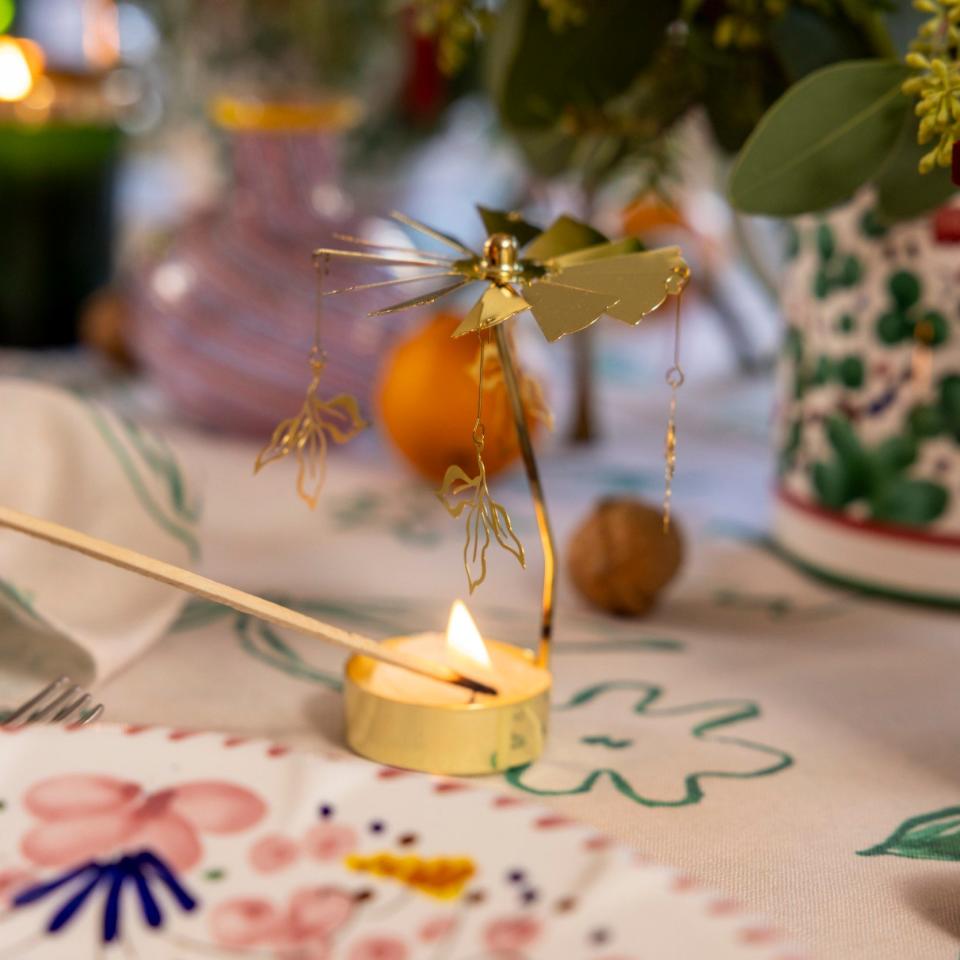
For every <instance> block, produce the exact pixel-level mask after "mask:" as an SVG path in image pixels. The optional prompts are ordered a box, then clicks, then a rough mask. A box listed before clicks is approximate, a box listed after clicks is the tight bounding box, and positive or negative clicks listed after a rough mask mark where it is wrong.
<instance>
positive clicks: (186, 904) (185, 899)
mask: <svg viewBox="0 0 960 960" xmlns="http://www.w3.org/2000/svg"><path fill="white" fill-rule="evenodd" d="M137 862H138V863H139V864H140V867H141V869H143V868H144V867H151V868H152V869H153V872H154V873H155V874H156V875H157V877H159V879H160V880H161V881H163V883H164V885H165V886H166V888H167V889H168V890H169V891H170V892H171V893H172V894H173V896H174V899H176V901H177V903H179V904H180V907H181V908H182V909H183V910H185V911H190V910H195V909H196V907H197V901H196V900H195V899H194V898H193V897H192V896H191V895H190V893H189V892H188V891H187V890H186V889H185V888H184V887H183V886H181V884H180V881H179V880H177V878H176V877H175V876H174V873H173V871H172V870H171V869H170V868H169V867H168V866H167V865H166V863H164V862H163V860H161V859H160V857H158V856H157V855H156V854H154V853H151V852H150V851H149V850H145V851H144V852H143V853H141V854H140V855H139V856H138V857H137Z"/></svg>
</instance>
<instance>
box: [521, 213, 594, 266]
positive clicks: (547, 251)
mask: <svg viewBox="0 0 960 960" xmlns="http://www.w3.org/2000/svg"><path fill="white" fill-rule="evenodd" d="M606 242H607V238H606V237H605V236H604V235H603V234H602V233H600V232H599V231H598V230H594V229H593V227H591V226H589V225H588V224H586V223H581V222H580V221H579V220H574V219H573V217H568V216H562V217H558V218H557V219H556V220H554V221H553V223H551V224H550V226H549V227H547V229H546V230H544V231H543V233H541V234H540V235H539V236H537V237H536V238H535V239H534V240H533V241H532V242H531V243H530V244H529V245H527V246H526V247H524V248H523V259H524V260H541V261H543V260H552V259H553V258H554V257H559V256H561V255H562V254H565V253H572V252H573V251H574V250H582V249H583V248H584V247H593V246H596V245H597V244H600V243H606Z"/></svg>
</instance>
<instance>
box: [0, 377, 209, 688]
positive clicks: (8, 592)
mask: <svg viewBox="0 0 960 960" xmlns="http://www.w3.org/2000/svg"><path fill="white" fill-rule="evenodd" d="M0 504H3V505H4V506H7V507H12V508H13V509H15V510H21V511H23V512H25V513H29V514H33V515H34V516H37V517H41V518H43V519H45V520H53V521H56V522H57V523H62V524H65V525H67V526H70V527H74V528H75V529H77V530H81V531H83V532H84V533H87V534H91V535H93V536H97V537H102V538H104V539H106V540H111V541H113V542H114V543H118V544H120V545H122V546H125V547H130V548H132V549H134V550H138V551H140V552H141V553H146V554H149V555H150V556H153V557H157V558H159V559H162V560H167V561H169V562H170V563H175V564H178V565H180V566H187V567H189V566H193V565H194V564H195V563H196V560H197V557H198V554H199V542H198V532H197V518H198V501H197V497H196V496H195V494H194V492H193V490H192V489H191V488H190V486H189V484H188V483H187V481H186V479H185V477H184V474H183V471H182V469H181V466H180V463H179V461H178V459H177V457H176V455H175V454H174V452H173V451H172V450H171V449H170V447H169V446H168V445H167V444H166V443H165V442H164V441H163V440H162V439H161V438H160V437H158V436H156V435H155V434H153V433H150V432H148V431H146V430H143V429H142V428H140V427H138V426H136V425H135V424H133V423H128V422H126V421H124V420H122V419H120V418H118V417H117V416H116V415H114V414H112V413H110V412H109V411H107V410H106V409H105V408H103V407H101V406H99V405H98V404H96V403H94V402H92V401H90V400H87V399H84V398H83V397H80V396H77V395H75V394H71V393H68V392H66V391H62V390H58V389H55V388H53V387H49V386H45V385H41V384H38V383H33V382H31V381H26V380H18V379H0ZM185 602H186V597H185V595H184V594H182V593H180V592H179V591H176V590H173V589H171V588H170V587H167V586H163V585H162V584H159V583H154V582H153V581H151V580H147V579H145V578H143V577H140V576H137V575H136V574H132V573H128V572H125V571H122V570H118V569H116V568H114V567H111V566H108V565H106V564H104V563H100V562H98V561H96V560H92V559H90V558H88V557H84V556H81V555H79V554H76V553H73V552H71V551H68V550H65V549H63V548H60V547H55V546H52V545H50V544H46V543H42V542H40V541H37V540H34V539H32V538H30V537H26V536H24V535H22V534H19V533H14V532H12V531H7V530H0V704H2V705H5V706H9V705H10V704H12V703H16V702H18V701H19V700H20V699H22V698H23V697H24V696H25V695H26V694H27V693H29V692H31V691H32V690H33V689H34V688H36V687H37V686H39V685H40V684H41V683H43V682H46V681H47V680H50V679H52V678H53V677H54V676H56V675H58V674H59V673H69V674H70V675H71V677H73V679H74V680H76V681H77V682H80V683H84V684H89V683H91V682H92V681H93V680H95V679H96V680H102V679H104V678H106V677H107V676H109V675H110V674H113V673H115V672H116V671H118V670H119V669H121V668H122V667H124V666H125V665H126V664H128V663H129V662H130V661H131V660H133V659H134V658H136V657H137V656H138V655H139V654H140V653H142V652H143V651H144V650H145V649H146V648H147V647H148V646H150V645H151V644H152V643H154V642H155V641H156V640H157V639H159V638H160V637H161V636H163V635H164V633H165V632H166V631H167V629H168V628H169V627H170V625H171V624H172V623H173V621H174V620H175V619H176V618H177V616H178V615H179V613H180V611H181V609H182V608H183V605H184V603H185Z"/></svg>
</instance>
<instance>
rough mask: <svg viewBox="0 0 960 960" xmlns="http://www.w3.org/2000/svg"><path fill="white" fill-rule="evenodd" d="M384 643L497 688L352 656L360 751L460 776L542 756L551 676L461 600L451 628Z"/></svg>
mask: <svg viewBox="0 0 960 960" xmlns="http://www.w3.org/2000/svg"><path fill="white" fill-rule="evenodd" d="M384 643H385V644H386V645H387V646H389V647H392V648H394V649H397V650H403V651H404V652H405V653H410V654H414V655H416V656H418V657H423V658H429V659H432V660H443V661H445V662H446V663H448V664H449V665H450V666H452V667H455V668H456V669H458V670H460V671H462V672H463V673H464V674H465V675H467V676H470V677H472V678H473V679H476V680H480V681H482V682H483V683H488V684H490V685H491V686H492V687H495V688H496V690H497V691H498V692H497V695H496V696H488V695H484V694H471V693H470V692H469V691H468V690H464V689H463V688H462V687H456V686H453V685H451V684H446V683H443V682H441V681H438V680H432V679H430V678H427V677H421V676H419V675H417V674H413V673H410V672H409V671H407V670H403V669H402V668H399V667H395V666H392V665H390V664H386V663H382V662H378V661H375V660H371V659H370V658H369V657H364V656H354V657H351V658H350V660H349V661H348V663H347V668H346V680H345V684H344V703H345V712H346V735H347V742H348V744H349V745H350V747H351V749H353V750H354V751H356V752H357V753H359V754H360V755H361V756H364V757H367V758H368V759H370V760H375V761H376V762H378V763H383V764H387V765H388V766H393V767H403V768H405V769H409V770H422V771H426V772H428V773H443V774H450V775H460V776H466V775H471V774H484V773H496V772H498V771H502V770H507V769H509V768H510V767H516V766H519V765H521V764H524V763H530V762H532V761H533V760H536V759H537V757H539V756H540V754H541V753H542V751H543V747H544V743H545V741H546V736H547V726H548V717H549V709H550V687H551V676H550V672H549V671H548V670H547V669H545V668H544V667H542V666H538V665H537V663H536V661H535V657H534V655H533V654H532V653H530V652H529V651H527V650H523V649H520V648H518V647H514V646H511V645H510V644H506V643H499V642H497V641H493V640H483V639H481V637H480V634H479V632H478V631H477V629H476V626H475V625H474V624H473V621H472V619H471V618H470V614H469V613H468V612H467V609H466V607H465V606H464V605H463V604H462V603H460V602H459V601H457V603H455V604H454V607H453V610H452V611H451V615H450V624H449V626H448V628H447V634H446V636H444V635H443V634H439V633H425V634H419V635H416V636H409V637H395V638H393V639H391V640H386V641H384Z"/></svg>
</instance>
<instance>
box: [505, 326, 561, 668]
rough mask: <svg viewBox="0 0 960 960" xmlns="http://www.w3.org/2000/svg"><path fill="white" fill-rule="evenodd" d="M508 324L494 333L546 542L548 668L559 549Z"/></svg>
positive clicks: (543, 648)
mask: <svg viewBox="0 0 960 960" xmlns="http://www.w3.org/2000/svg"><path fill="white" fill-rule="evenodd" d="M506 326H507V325H506V323H500V324H497V326H496V327H494V336H495V337H496V341H497V352H498V353H499V354H500V365H501V367H502V369H503V380H504V383H505V384H506V387H507V394H508V395H509V397H510V407H511V410H512V411H513V421H514V423H515V425H516V428H517V439H518V440H519V442H520V452H521V454H522V455H523V465H524V468H525V469H526V471H527V482H528V483H529V484H530V493H531V495H532V496H533V507H534V511H535V513H536V517H537V529H538V531H539V533H540V543H541V544H542V546H543V604H542V608H541V620H540V643H539V646H538V647H537V660H536V662H537V666H540V667H543V668H544V669H547V668H549V666H550V649H551V642H552V640H553V606H554V599H555V597H556V593H557V553H556V546H555V543H554V539H553V531H552V530H551V528H550V517H549V515H548V513H547V502H546V499H545V497H544V495H543V485H542V484H541V482H540V470H539V468H538V467H537V460H536V457H535V456H534V453H533V442H532V441H531V439H530V431H529V430H527V421H526V418H525V417H524V411H523V401H522V399H521V397H520V384H519V382H518V379H517V371H516V367H515V366H514V363H513V352H512V350H511V348H510V340H509V338H508V336H507V331H506Z"/></svg>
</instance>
